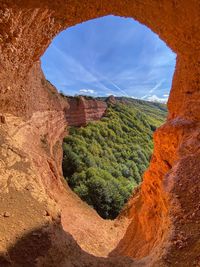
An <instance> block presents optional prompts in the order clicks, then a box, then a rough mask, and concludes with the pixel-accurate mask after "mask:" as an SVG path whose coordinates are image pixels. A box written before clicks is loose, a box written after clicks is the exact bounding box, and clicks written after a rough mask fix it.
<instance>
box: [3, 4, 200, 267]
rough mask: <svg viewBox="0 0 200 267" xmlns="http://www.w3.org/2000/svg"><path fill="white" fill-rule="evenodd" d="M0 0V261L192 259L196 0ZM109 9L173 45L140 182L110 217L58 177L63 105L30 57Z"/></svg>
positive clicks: (159, 262)
mask: <svg viewBox="0 0 200 267" xmlns="http://www.w3.org/2000/svg"><path fill="white" fill-rule="evenodd" d="M0 3H1V5H0V6H1V10H0V81H1V82H0V92H1V95H0V114H1V123H0V144H1V146H0V190H1V194H0V197H1V201H0V213H2V212H5V211H7V212H8V213H9V214H11V216H10V217H7V218H5V217H3V216H1V217H0V231H1V237H0V263H1V266H11V265H13V266H159V267H160V266H180V267H185V266H198V264H199V261H200V259H199V255H200V245H199V239H200V237H199V224H200V216H199V202H200V199H199V197H200V187H199V179H200V177H199V173H200V170H199V166H200V165H199V160H200V152H199V151H200V150H199V135H200V131H199V130H200V128H199V119H200V117H199V116H200V112H199V111H200V110H199V108H200V105H199V99H200V97H199V95H200V90H199V86H200V66H199V62H200V52H199V46H200V34H199V24H200V16H199V14H200V3H199V1H197V0H191V1H185V0H179V1H176V0H169V1H164V0H144V1H132V0H119V1H114V0H109V1H108V0H102V1H100V2H99V1H94V0H87V1H85V0H83V1H78V0H72V1H68V2H67V3H66V1H64V0H56V1H47V0H40V1H39V0H35V1H24V0H1V1H0ZM107 14H114V15H120V16H124V17H133V18H135V19H137V20H138V21H140V22H141V23H143V24H145V25H147V26H148V27H149V28H150V29H151V30H153V31H154V32H156V33H157V34H158V35H159V36H160V37H161V39H163V40H164V41H165V42H166V43H167V44H168V45H169V47H170V48H171V49H172V50H173V51H174V52H176V54H177V65H176V70H175V74H174V79H173V84H172V90H171V94H170V98H169V103H168V107H169V115H168V120H167V122H166V123H165V125H163V126H162V127H161V128H160V129H158V130H157V131H156V133H155V135H154V141H155V148H154V154H153V156H152V160H151V163H150V167H149V169H148V170H147V172H146V173H145V175H144V181H143V184H142V186H141V189H140V190H138V192H136V193H135V194H134V195H133V197H132V198H131V200H130V202H129V204H128V205H127V207H126V208H125V209H124V211H123V212H122V213H121V215H120V216H119V218H117V220H116V221H114V222H110V221H104V220H102V219H101V218H99V217H98V215H97V214H96V213H95V212H94V211H93V210H92V209H90V208H89V207H88V206H87V205H86V204H84V203H82V202H81V201H80V200H79V199H78V197H76V196H75V195H74V194H73V193H72V192H71V191H70V190H69V188H68V187H67V186H65V184H64V181H63V178H62V170H61V159H62V151H61V143H62V138H63V136H64V133H65V130H66V129H65V128H66V110H67V109H69V105H68V103H66V101H64V100H63V99H62V98H61V97H60V96H59V95H58V94H57V92H56V91H55V90H54V89H53V87H52V86H51V85H50V84H49V83H48V82H47V81H45V79H44V76H43V74H42V72H41V70H40V66H39V61H38V60H39V58H40V56H41V55H42V54H43V53H44V51H45V49H46V48H47V47H48V45H49V44H50V42H51V40H52V38H53V37H54V36H55V35H56V34H57V33H59V32H60V31H61V30H63V29H65V28H67V27H69V26H72V25H75V24H77V23H79V22H83V21H86V20H88V19H92V18H95V17H100V16H104V15H107ZM2 116H3V117H2ZM46 211H47V212H48V214H49V216H44V212H46ZM60 215H61V218H60ZM5 220H6V224H5ZM128 224H129V226H128V227H127V225H128ZM62 227H63V228H64V230H65V231H64V230H63V228H62ZM126 227H127V229H126ZM69 233H71V234H72V236H73V237H72V236H71V235H70V234H69ZM74 239H75V240H76V241H77V242H78V244H79V245H80V246H81V247H82V248H83V249H84V250H85V251H87V253H86V252H84V251H83V250H82V249H80V247H79V246H78V245H77V243H76V241H75V240H74ZM88 253H93V254H94V255H97V256H105V255H107V254H108V253H109V254H110V255H112V254H115V255H116V254H117V255H122V257H119V258H117V257H114V258H112V257H108V258H104V259H103V258H99V257H97V256H96V257H95V256H91V255H89V254H88ZM124 255H128V256H131V257H132V258H137V259H138V260H137V261H132V260H129V259H127V258H125V257H124Z"/></svg>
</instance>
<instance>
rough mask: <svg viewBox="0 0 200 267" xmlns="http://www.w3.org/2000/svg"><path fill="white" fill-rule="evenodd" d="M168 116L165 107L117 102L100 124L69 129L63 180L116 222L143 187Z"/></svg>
mask: <svg viewBox="0 0 200 267" xmlns="http://www.w3.org/2000/svg"><path fill="white" fill-rule="evenodd" d="M101 100H105V99H102V98H101ZM166 114H167V110H166V106H165V105H163V104H158V103H151V102H146V101H141V100H135V99H129V98H117V99H116V103H115V104H111V103H110V104H108V109H107V111H106V114H105V116H104V117H103V118H102V119H101V120H100V121H97V122H90V123H88V125H87V126H86V127H81V128H75V127H71V128H70V129H69V136H67V137H66V138H65V139H64V144H63V150H64V157H63V173H64V177H65V178H66V180H67V181H68V184H69V186H70V187H71V188H72V190H74V192H76V193H77V194H78V195H79V196H80V197H81V199H83V200H84V201H86V202H87V203H88V204H89V205H91V206H93V207H94V209H96V211H97V212H98V213H99V215H100V216H102V217H103V218H109V219H114V218H115V217H116V216H117V215H118V214H119V212H120V210H121V209H122V207H123V205H124V203H125V202H126V201H127V200H128V198H129V197H130V195H131V193H132V191H133V189H134V188H135V187H137V186H138V185H139V184H140V182H141V177H142V174H143V172H144V170H145V169H146V168H147V167H148V164H149V160H150V157H151V154H152V150H153V142H152V135H153V132H154V131H155V129H156V127H158V126H160V125H161V124H162V123H163V122H164V120H165V118H166Z"/></svg>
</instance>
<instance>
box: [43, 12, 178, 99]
mask: <svg viewBox="0 0 200 267" xmlns="http://www.w3.org/2000/svg"><path fill="white" fill-rule="evenodd" d="M175 61H176V54H174V53H173V52H172V51H171V50H170V48H168V47H167V45H166V44H165V43H164V42H163V41H161V39H160V38H159V37H158V35H156V34H155V33H153V32H152V31H151V30H150V29H149V28H147V27H146V26H144V25H142V24H140V23H138V22H137V21H135V20H133V19H131V18H122V17H116V16H111V15H110V16H106V17H102V18H98V19H93V20H89V21H87V22H84V23H82V24H78V25H76V26H73V27H70V28H68V29H67V30H64V31H62V32H61V33H60V34H59V35H57V36H56V37H55V38H54V40H53V41H52V43H51V44H50V46H49V47H48V49H47V50H46V52H45V53H44V55H43V56H42V58H41V62H42V69H43V72H44V74H45V77H46V78H47V80H49V81H50V82H51V83H52V84H53V85H54V86H55V87H56V88H57V89H58V90H59V91H62V92H63V93H64V94H66V95H80V94H81V95H91V96H94V97H97V96H109V95H115V96H127V97H133V98H139V99H144V100H149V101H159V102H166V101H167V99H168V96H169V91H170V88H171V83H172V77H173V73H174V69H175Z"/></svg>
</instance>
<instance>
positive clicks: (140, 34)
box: [41, 16, 175, 219]
mask: <svg viewBox="0 0 200 267" xmlns="http://www.w3.org/2000/svg"><path fill="white" fill-rule="evenodd" d="M41 60H42V69H43V72H44V74H45V77H46V79H47V80H49V81H50V82H51V83H52V84H53V85H54V86H55V87H56V88H57V89H58V91H59V92H60V94H61V95H62V96H63V98H65V99H67V101H68V103H69V109H68V110H66V118H67V122H68V125H69V126H70V128H69V130H68V136H66V137H65V138H64V143H63V149H64V157H63V173H64V177H65V179H66V180H67V182H68V184H69V186H70V188H71V189H72V190H73V191H74V192H75V193H76V194H77V195H78V196H79V197H81V199H82V200H84V201H86V202H87V203H88V204H89V205H90V206H92V207H93V208H94V209H95V210H96V211H97V212H98V214H99V215H100V216H101V217H102V218H104V219H115V218H116V217H117V216H118V215H119V213H120V211H121V210H122V208H123V207H124V205H125V203H126V202H127V201H128V199H129V197H130V196H131V195H132V194H133V190H137V187H138V186H140V184H141V182H142V176H143V173H144V171H145V170H146V169H147V167H148V164H149V161H150V158H151V154H152V151H153V140H152V138H153V137H152V136H153V132H154V131H155V130H156V128H157V127H159V126H160V125H161V124H162V123H164V121H165V119H166V116H167V108H166V102H167V99H168V96H169V90H170V88H171V81H172V75H173V72H174V67H175V54H174V53H173V52H172V51H171V50H170V49H169V48H168V47H167V46H166V44H165V43H164V42H163V41H161V40H160V39H159V37H158V36H157V35H156V34H154V33H153V32H152V31H151V30H149V29H148V28H147V27H146V26H144V25H142V24H140V23H138V22H137V21H135V20H133V19H130V18H122V17H117V16H106V17H102V18H98V19H93V20H90V21H87V22H84V23H83V24H78V25H77V26H74V27H71V28H69V29H67V30H65V31H63V32H61V33H60V34H59V35H58V36H57V37H56V38H55V39H54V40H53V42H52V44H51V45H50V46H49V48H48V49H47V51H46V52H45V54H44V55H43V57H42V59H41ZM111 95H112V97H109V96H111ZM105 106H106V107H105ZM96 111H97V112H96ZM92 112H94V113H95V114H92Z"/></svg>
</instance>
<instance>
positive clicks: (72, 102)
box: [66, 96, 107, 126]
mask: <svg viewBox="0 0 200 267" xmlns="http://www.w3.org/2000/svg"><path fill="white" fill-rule="evenodd" d="M67 102H68V104H69V108H68V109H66V120H67V123H68V125H69V126H84V125H86V124H87V123H88V122H90V121H96V120H99V119H101V118H102V117H103V115H104V113H105V111H106V108H107V105H106V103H105V102H103V101H98V100H95V99H86V98H84V97H82V96H81V97H78V98H76V97H73V98H67Z"/></svg>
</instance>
